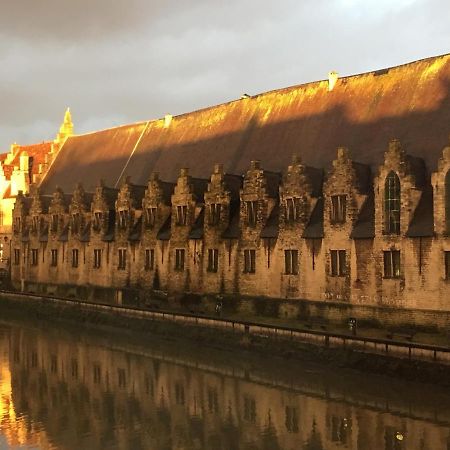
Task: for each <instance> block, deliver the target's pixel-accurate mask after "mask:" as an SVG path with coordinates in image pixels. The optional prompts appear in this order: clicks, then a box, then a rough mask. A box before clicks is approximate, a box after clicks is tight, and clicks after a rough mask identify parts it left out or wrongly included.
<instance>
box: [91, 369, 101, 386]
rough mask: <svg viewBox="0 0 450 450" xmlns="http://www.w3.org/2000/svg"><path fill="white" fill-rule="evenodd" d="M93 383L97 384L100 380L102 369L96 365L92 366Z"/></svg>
mask: <svg viewBox="0 0 450 450" xmlns="http://www.w3.org/2000/svg"><path fill="white" fill-rule="evenodd" d="M93 375H94V376H93V378H94V383H95V384H99V383H100V381H101V380H102V369H101V368H100V366H99V365H98V364H95V365H94V373H93Z"/></svg>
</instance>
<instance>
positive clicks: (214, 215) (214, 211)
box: [208, 203, 222, 226]
mask: <svg viewBox="0 0 450 450" xmlns="http://www.w3.org/2000/svg"><path fill="white" fill-rule="evenodd" d="M221 213H222V204H221V203H210V204H209V220H208V224H209V225H210V226H217V225H219V223H220V218H221Z"/></svg>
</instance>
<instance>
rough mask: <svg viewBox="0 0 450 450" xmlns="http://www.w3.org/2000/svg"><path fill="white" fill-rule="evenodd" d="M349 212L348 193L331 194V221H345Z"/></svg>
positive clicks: (333, 222)
mask: <svg viewBox="0 0 450 450" xmlns="http://www.w3.org/2000/svg"><path fill="white" fill-rule="evenodd" d="M346 213H347V196H346V195H332V196H331V211H330V222H331V223H332V224H335V223H345V220H346Z"/></svg>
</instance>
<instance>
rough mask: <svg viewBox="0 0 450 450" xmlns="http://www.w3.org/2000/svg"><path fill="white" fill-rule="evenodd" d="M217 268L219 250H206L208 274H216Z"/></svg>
mask: <svg viewBox="0 0 450 450" xmlns="http://www.w3.org/2000/svg"><path fill="white" fill-rule="evenodd" d="M218 266H219V250H218V249H217V248H210V249H208V272H217V269H218Z"/></svg>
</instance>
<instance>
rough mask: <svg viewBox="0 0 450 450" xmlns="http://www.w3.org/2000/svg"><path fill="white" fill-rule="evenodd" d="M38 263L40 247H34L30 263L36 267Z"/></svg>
mask: <svg viewBox="0 0 450 450" xmlns="http://www.w3.org/2000/svg"><path fill="white" fill-rule="evenodd" d="M38 264H39V249H38V248H32V249H31V261H30V265H31V266H33V267H36V266H37V265H38Z"/></svg>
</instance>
